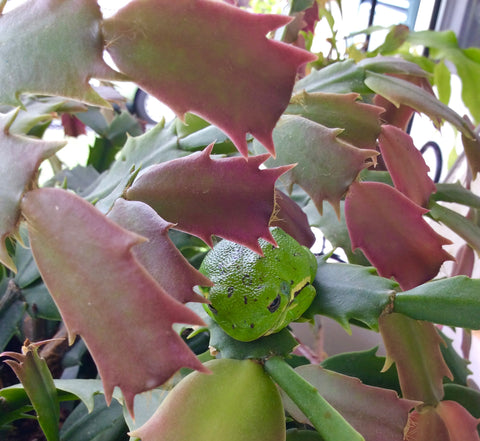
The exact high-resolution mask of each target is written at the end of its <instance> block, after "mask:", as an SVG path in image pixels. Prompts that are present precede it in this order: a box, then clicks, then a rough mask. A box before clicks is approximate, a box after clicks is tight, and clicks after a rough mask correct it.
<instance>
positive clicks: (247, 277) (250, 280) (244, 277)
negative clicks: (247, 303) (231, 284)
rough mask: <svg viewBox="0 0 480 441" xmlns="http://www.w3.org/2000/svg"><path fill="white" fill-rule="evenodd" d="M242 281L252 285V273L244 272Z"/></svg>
mask: <svg viewBox="0 0 480 441" xmlns="http://www.w3.org/2000/svg"><path fill="white" fill-rule="evenodd" d="M242 283H243V284H244V285H247V286H250V285H251V284H252V278H251V276H250V274H244V275H243V276H242Z"/></svg>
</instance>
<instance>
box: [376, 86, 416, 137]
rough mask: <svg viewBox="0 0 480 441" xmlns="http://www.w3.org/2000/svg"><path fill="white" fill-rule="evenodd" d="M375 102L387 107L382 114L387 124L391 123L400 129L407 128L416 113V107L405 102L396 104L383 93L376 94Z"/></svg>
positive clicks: (377, 104)
mask: <svg viewBox="0 0 480 441" xmlns="http://www.w3.org/2000/svg"><path fill="white" fill-rule="evenodd" d="M373 103H374V104H375V105H376V106H379V107H383V108H384V109H385V111H384V112H383V114H382V119H383V121H385V124H391V125H392V126H395V127H398V128H399V129H402V130H407V127H408V123H409V122H410V120H411V119H412V116H413V114H414V113H415V110H414V109H412V108H411V107H408V106H405V105H404V104H401V105H400V106H396V105H395V104H393V103H391V102H390V101H388V100H387V99H386V98H384V97H383V96H381V95H375V97H374V98H373Z"/></svg>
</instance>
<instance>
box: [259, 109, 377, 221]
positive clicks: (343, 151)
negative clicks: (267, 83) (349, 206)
mask: <svg viewBox="0 0 480 441" xmlns="http://www.w3.org/2000/svg"><path fill="white" fill-rule="evenodd" d="M340 133H341V129H330V128H327V127H325V126H322V125H321V124H318V123H316V122H314V121H311V120H309V119H306V118H303V117H300V116H296V115H286V116H284V117H283V118H282V119H281V120H280V121H279V123H278V124H277V127H276V128H275V130H274V132H273V137H274V140H275V146H276V149H277V157H276V159H275V160H273V159H270V160H269V161H268V162H267V165H268V166H269V167H271V166H274V165H284V164H292V163H297V166H296V167H295V168H294V169H292V170H291V171H290V172H288V173H286V174H285V177H284V178H282V179H281V180H282V181H283V182H285V183H286V185H287V186H289V187H291V186H293V184H298V185H299V186H300V187H302V188H303V189H304V190H305V191H306V192H307V193H308V194H309V195H310V197H311V198H312V200H313V202H314V203H315V206H316V207H317V210H318V211H319V212H320V213H322V211H323V201H324V200H326V201H328V202H329V203H330V204H331V205H332V207H333V208H334V209H335V212H336V213H337V216H340V200H341V198H342V197H343V195H344V194H345V192H346V191H347V189H348V187H349V185H350V184H351V183H352V182H353V181H354V180H355V179H356V178H357V176H358V174H359V173H360V172H361V171H362V170H363V169H364V168H367V167H368V166H370V165H372V164H373V163H374V162H375V158H376V157H377V155H378V152H376V151H374V150H367V149H359V148H357V147H354V146H353V145H351V144H348V143H346V142H344V141H342V140H341V139H339V138H338V135H339V134H340ZM369 160H370V161H369Z"/></svg>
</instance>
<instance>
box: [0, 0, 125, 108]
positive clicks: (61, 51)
mask: <svg viewBox="0 0 480 441" xmlns="http://www.w3.org/2000/svg"><path fill="white" fill-rule="evenodd" d="M101 18H102V17H101V14H100V9H99V7H98V5H97V2H96V1H95V0H86V1H82V2H73V1H63V0H33V1H30V2H28V4H27V3H24V4H23V5H21V6H19V7H17V8H15V9H13V10H12V11H11V12H9V13H7V14H4V15H1V16H0V77H1V78H3V81H2V83H1V85H0V102H1V103H5V104H10V105H12V106H17V105H19V104H21V102H20V100H19V97H20V94H21V93H26V92H29V93H36V94H39V95H57V96H64V97H70V98H73V99H77V100H79V101H83V102H85V103H89V104H92V105H99V106H106V107H110V105H109V104H108V103H107V102H106V101H105V100H103V99H102V98H100V96H99V95H98V94H97V93H96V92H94V90H93V89H92V88H91V87H90V85H89V80H90V78H92V77H94V78H99V79H107V80H115V79H120V78H123V77H121V76H120V75H118V74H115V72H114V71H112V70H111V69H110V68H109V67H108V66H107V64H105V62H104V61H103V45H104V42H103V38H102V30H101ZM32 72H35V73H36V74H35V75H32Z"/></svg>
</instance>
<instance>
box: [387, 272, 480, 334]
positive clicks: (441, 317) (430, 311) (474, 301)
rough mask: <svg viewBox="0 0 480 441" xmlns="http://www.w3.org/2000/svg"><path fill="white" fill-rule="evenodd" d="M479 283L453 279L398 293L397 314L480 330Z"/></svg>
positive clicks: (463, 277) (461, 277) (467, 279)
mask: <svg viewBox="0 0 480 441" xmlns="http://www.w3.org/2000/svg"><path fill="white" fill-rule="evenodd" d="M479 290H480V280H478V279H470V278H468V277H466V276H456V277H450V278H447V279H442V280H435V281H433V282H429V283H425V284H423V285H420V286H417V287H416V288H413V289H410V290H408V291H404V292H399V293H397V295H396V298H395V304H394V310H395V311H396V312H399V313H402V314H405V315H408V316H409V317H412V318H414V319H417V320H427V321H430V322H433V323H438V324H442V325H448V326H459V327H462V328H468V329H480V298H479V296H478V293H479Z"/></svg>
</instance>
